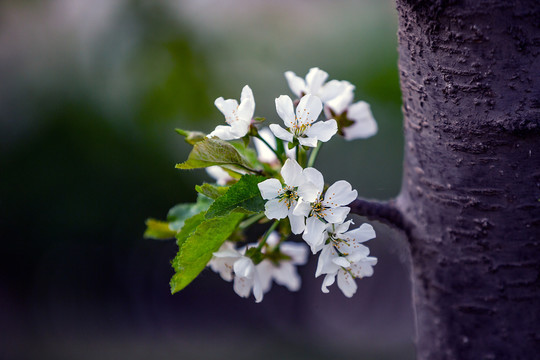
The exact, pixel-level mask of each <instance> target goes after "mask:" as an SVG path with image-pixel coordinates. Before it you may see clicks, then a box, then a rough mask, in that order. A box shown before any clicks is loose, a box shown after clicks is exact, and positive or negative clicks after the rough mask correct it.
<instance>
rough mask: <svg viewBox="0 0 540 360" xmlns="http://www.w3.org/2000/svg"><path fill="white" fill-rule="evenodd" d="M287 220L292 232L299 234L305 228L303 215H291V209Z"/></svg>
mask: <svg viewBox="0 0 540 360" xmlns="http://www.w3.org/2000/svg"><path fill="white" fill-rule="evenodd" d="M289 222H290V223H291V231H292V233H293V234H295V235H298V234H301V233H302V232H303V231H304V229H305V228H306V222H305V217H304V216H301V215H300V216H298V215H293V209H290V210H289Z"/></svg>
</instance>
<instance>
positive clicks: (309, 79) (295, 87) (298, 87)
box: [285, 67, 346, 103]
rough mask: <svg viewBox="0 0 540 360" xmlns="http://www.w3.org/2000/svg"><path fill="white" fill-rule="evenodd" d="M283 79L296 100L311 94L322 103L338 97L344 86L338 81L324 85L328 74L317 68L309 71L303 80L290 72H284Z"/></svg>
mask: <svg viewBox="0 0 540 360" xmlns="http://www.w3.org/2000/svg"><path fill="white" fill-rule="evenodd" d="M285 78H286V79H287V82H288V83H289V87H290V88H291V91H292V92H293V93H294V94H295V95H296V96H297V97H298V98H301V97H302V96H304V95H308V94H313V95H316V96H318V97H319V98H320V99H321V100H322V102H323V103H326V102H327V101H329V100H331V99H333V98H334V97H336V96H338V95H339V94H340V93H341V92H342V91H343V88H344V86H345V85H346V84H345V83H343V82H341V81H338V80H331V81H329V82H327V83H326V84H325V81H326V79H327V78H328V73H327V72H326V71H323V70H321V69H319V68H317V67H314V68H311V69H309V72H308V73H307V75H306V79H305V80H304V79H302V78H301V77H299V76H297V75H296V74H295V73H294V72H292V71H287V72H285Z"/></svg>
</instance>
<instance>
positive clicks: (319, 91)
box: [145, 68, 377, 302]
mask: <svg viewBox="0 0 540 360" xmlns="http://www.w3.org/2000/svg"><path fill="white" fill-rule="evenodd" d="M285 77H286V79H287V82H288V84H289V87H290V89H291V91H292V93H293V94H294V95H295V96H296V99H295V100H294V101H293V99H291V98H290V97H289V96H287V95H281V96H279V97H277V98H276V99H275V106H276V112H277V115H278V116H279V118H281V120H282V122H283V124H282V125H283V126H282V125H280V124H270V125H269V126H268V127H261V124H262V122H263V121H264V120H265V119H264V118H254V113H255V99H254V96H253V92H252V90H251V88H250V87H249V86H247V85H246V86H244V88H243V89H242V93H241V97H240V103H238V101H237V100H234V99H228V100H225V99H223V98H222V97H220V98H218V99H216V101H215V105H216V107H217V108H218V109H219V110H220V111H221V112H222V113H223V115H224V116H225V122H226V123H227V125H219V126H217V127H216V128H215V130H214V131H212V132H211V133H210V134H208V135H204V134H202V133H199V132H188V131H184V130H178V132H179V133H180V134H182V135H184V136H185V138H186V141H187V142H189V143H190V144H192V145H193V146H194V148H193V151H192V153H191V154H190V156H189V158H188V160H187V161H186V162H184V163H182V164H178V165H177V167H179V168H182V169H195V168H201V167H202V168H206V170H207V172H208V174H209V175H210V176H211V177H213V178H214V179H215V184H203V185H202V186H200V187H198V188H196V189H197V192H199V193H200V197H199V200H198V201H197V203H195V204H191V205H188V204H181V205H178V206H177V207H175V208H173V209H171V211H170V212H169V216H168V221H167V222H160V221H154V220H153V221H149V222H147V225H148V229H147V232H146V233H145V234H147V235H148V236H149V237H154V238H166V237H171V236H174V237H176V238H177V242H178V244H179V252H178V254H177V257H176V258H175V259H174V261H173V267H174V268H175V270H176V274H175V276H174V277H173V279H172V280H171V288H172V291H173V293H174V292H176V291H179V290H181V289H182V288H184V287H185V286H186V285H187V284H188V283H189V282H190V281H191V280H193V278H194V277H195V276H196V275H197V273H198V272H200V271H201V270H202V268H204V266H205V265H207V266H208V267H210V268H211V269H212V270H213V271H215V272H217V273H219V274H220V276H221V277H222V278H223V279H224V280H225V281H229V282H231V281H232V282H233V289H234V291H235V292H236V293H237V294H238V295H239V296H241V297H249V296H250V294H253V296H254V297H255V300H256V302H260V301H262V299H263V296H264V294H265V293H266V292H268V291H269V290H270V288H271V286H272V282H276V283H277V284H279V285H282V286H285V287H287V288H288V289H289V290H291V291H296V290H298V289H299V288H300V283H301V279H300V276H299V275H298V272H297V269H296V266H299V265H304V264H305V263H306V262H307V257H308V252H309V249H310V250H311V252H312V253H313V254H319V255H318V256H319V258H318V265H317V270H316V273H315V276H316V277H319V276H321V275H324V280H323V282H322V291H323V292H324V293H327V292H328V291H329V290H328V287H329V286H330V285H332V284H333V283H334V282H335V281H336V278H337V284H338V287H339V288H340V290H341V291H342V292H343V294H344V295H345V296H347V297H351V296H352V295H353V294H354V293H355V292H356V289H357V285H356V283H355V279H359V278H363V277H369V276H371V275H372V274H373V266H374V265H375V264H376V263H377V259H376V258H375V257H372V256H369V255H370V251H369V249H368V248H367V247H366V246H365V245H364V244H363V243H364V242H366V241H368V240H370V239H373V238H375V231H374V230H373V227H372V226H371V225H369V224H362V225H361V226H360V227H358V228H354V229H350V228H351V225H352V224H353V221H352V220H350V219H349V220H348V219H347V217H348V216H349V213H350V211H351V208H350V207H349V206H348V205H350V203H351V202H353V201H354V200H355V199H356V198H357V195H358V193H357V191H356V190H354V189H353V188H352V186H351V184H350V183H349V182H347V181H345V180H339V181H336V182H334V183H333V184H331V185H329V186H328V185H327V184H325V181H324V177H323V174H322V173H321V172H320V171H319V170H317V169H316V168H315V167H314V163H315V160H316V158H317V155H318V153H319V151H320V149H321V146H322V144H323V143H326V142H328V141H329V140H330V139H331V138H332V137H334V135H336V134H338V135H341V136H343V137H344V138H345V139H346V140H352V139H359V138H366V137H369V136H372V135H374V134H375V133H376V132H377V123H376V122H375V120H374V119H373V115H372V114H371V110H370V108H369V105H368V104H367V103H365V102H362V101H360V102H356V103H353V98H354V86H353V85H352V84H351V83H349V82H348V81H338V80H331V81H327V79H328V74H327V73H326V72H324V71H322V70H320V69H318V68H312V69H310V70H309V72H308V74H307V75H306V77H305V79H303V78H300V77H298V76H297V75H295V74H294V73H293V72H291V71H288V72H286V73H285ZM295 104H296V108H295ZM321 114H323V117H324V119H322V120H321V119H320V117H321ZM234 140H241V141H236V142H234ZM251 140H253V142H252V143H253V145H254V147H253V148H252V147H249V144H250V143H251ZM231 141H233V142H231ZM253 225H255V227H254V228H253V229H259V231H260V234H261V235H260V236H259V237H258V241H257V242H253V243H249V244H247V245H243V244H244V243H245V241H246V234H247V233H246V231H245V230H246V229H247V228H248V227H251V226H253ZM261 230H262V231H261ZM252 233H253V231H251V232H250V236H252V235H251V234H252ZM290 235H297V238H298V239H300V237H301V239H302V240H303V242H302V241H300V242H291V241H286V240H287V238H288V237H289V236H290ZM304 242H305V243H304ZM201 265H202V266H201Z"/></svg>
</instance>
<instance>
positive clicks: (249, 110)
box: [236, 98, 255, 128]
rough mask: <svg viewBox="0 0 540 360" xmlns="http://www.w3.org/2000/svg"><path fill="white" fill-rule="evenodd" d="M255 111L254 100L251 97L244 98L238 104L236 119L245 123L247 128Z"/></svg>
mask: <svg viewBox="0 0 540 360" xmlns="http://www.w3.org/2000/svg"><path fill="white" fill-rule="evenodd" d="M254 113H255V101H253V99H250V98H247V99H244V100H243V101H242V102H241V103H240V105H239V106H238V110H237V112H236V114H237V115H238V121H239V122H243V123H245V124H247V126H248V128H249V125H250V124H251V119H252V118H253V114H254Z"/></svg>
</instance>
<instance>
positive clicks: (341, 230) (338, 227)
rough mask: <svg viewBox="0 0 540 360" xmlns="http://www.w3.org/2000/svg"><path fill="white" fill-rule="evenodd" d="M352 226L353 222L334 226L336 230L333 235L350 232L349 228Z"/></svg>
mask: <svg viewBox="0 0 540 360" xmlns="http://www.w3.org/2000/svg"><path fill="white" fill-rule="evenodd" d="M351 224H354V223H353V221H352V220H349V221H345V222H344V223H343V224H338V225H333V229H334V231H333V233H335V234H342V233H344V232H345V231H347V230H349V226H351ZM337 237H339V236H337Z"/></svg>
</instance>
